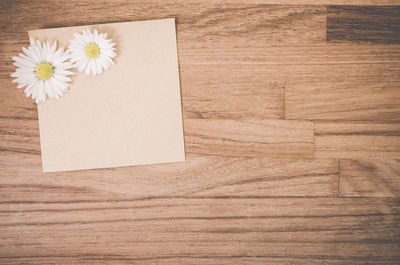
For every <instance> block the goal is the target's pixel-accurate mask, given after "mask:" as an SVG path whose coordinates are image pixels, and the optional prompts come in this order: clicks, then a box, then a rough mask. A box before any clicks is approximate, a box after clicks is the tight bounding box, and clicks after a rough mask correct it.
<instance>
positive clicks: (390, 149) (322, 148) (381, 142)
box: [315, 122, 400, 159]
mask: <svg viewBox="0 0 400 265" xmlns="http://www.w3.org/2000/svg"><path fill="white" fill-rule="evenodd" d="M399 156H400V124H399V123H371V122H316V123H315V157H317V158H329V157H331V158H354V159H355V158H372V159H375V158H383V157H385V158H387V157H389V158H390V157H391V158H396V157H399Z"/></svg>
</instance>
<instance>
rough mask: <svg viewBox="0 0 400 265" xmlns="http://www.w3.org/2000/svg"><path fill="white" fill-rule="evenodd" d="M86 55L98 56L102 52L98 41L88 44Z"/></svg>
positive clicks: (90, 56)
mask: <svg viewBox="0 0 400 265" xmlns="http://www.w3.org/2000/svg"><path fill="white" fill-rule="evenodd" d="M85 51H86V55H87V56H88V57H89V58H92V59H93V58H96V57H97V56H99V54H100V48H99V46H98V45H97V44H96V43H90V44H88V45H87V46H86V50H85Z"/></svg>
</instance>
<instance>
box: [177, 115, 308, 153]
mask: <svg viewBox="0 0 400 265" xmlns="http://www.w3.org/2000/svg"><path fill="white" fill-rule="evenodd" d="M184 128H185V148H186V152H187V153H189V154H203V155H218V156H231V157H238V156H240V157H268V158H297V159H299V158H300V159H301V158H303V159H304V158H312V157H313V156H314V123H313V122H310V121H286V120H216V119H185V121H184Z"/></svg>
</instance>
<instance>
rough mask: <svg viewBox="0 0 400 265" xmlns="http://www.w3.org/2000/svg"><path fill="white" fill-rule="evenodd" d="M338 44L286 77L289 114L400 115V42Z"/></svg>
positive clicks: (355, 117)
mask: <svg viewBox="0 0 400 265" xmlns="http://www.w3.org/2000/svg"><path fill="white" fill-rule="evenodd" d="M335 47H336V48H332V47H329V46H327V47H326V50H325V52H326V53H329V54H330V56H331V57H328V55H326V54H325V55H323V56H322V58H321V57H318V55H317V54H316V55H317V56H316V57H315V58H316V59H314V60H313V59H310V60H311V63H312V65H305V66H304V67H302V68H300V69H298V70H296V71H295V72H294V73H293V78H290V79H289V78H288V79H287V80H285V117H286V118H287V119H311V120H315V119H318V120H378V121H385V120H386V121H398V120H400V107H399V106H400V94H399V93H398V90H399V82H400V57H399V55H400V46H398V45H395V46H375V45H363V46H358V45H357V46H352V45H351V46H343V47H342V50H340V45H339V46H335ZM337 48H339V49H337ZM349 54H352V55H349ZM389 54H390V55H389ZM388 57H391V59H390V58H388ZM325 58H326V59H325ZM317 60H319V62H318V61H317Z"/></svg>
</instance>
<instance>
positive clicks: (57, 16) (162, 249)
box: [0, 0, 400, 264]
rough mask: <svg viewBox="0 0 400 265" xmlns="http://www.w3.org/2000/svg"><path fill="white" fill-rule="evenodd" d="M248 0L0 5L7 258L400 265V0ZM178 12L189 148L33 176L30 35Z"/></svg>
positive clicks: (1, 216) (1, 223)
mask: <svg viewBox="0 0 400 265" xmlns="http://www.w3.org/2000/svg"><path fill="white" fill-rule="evenodd" d="M241 2H242V1H212V2H200V1H199V2H190V3H189V2H181V1H151V2H147V3H140V2H138V1H123V0H112V1H106V0H99V1H97V0H96V1H81V0H74V1H70V0H68V1H67V0H65V1H50V0H44V1H43V0H42V1H1V2H0V25H1V31H0V34H1V36H0V45H1V46H0V48H1V50H0V59H1V64H0V93H1V94H0V264H266V263H271V264H399V263H400V198H399V196H400V123H399V122H400V26H399V25H400V7H398V6H396V5H398V4H400V3H399V2H398V1H389V0H388V1H385V0H365V1H362V0H351V1H333V0H332V1H328V0H327V1H323V0H319V1H307V0H304V1H297V2H296V3H293V1H285V0H282V1H278V0H276V1H270V2H265V1H261V0H259V1H250V2H247V3H241ZM345 3H348V4H353V5H354V6H340V4H345ZM310 4H317V5H310ZM391 5H392V6H391ZM169 17H175V18H176V19H177V39H178V50H179V64H180V76H181V90H182V101H183V110H184V127H185V143H186V153H187V161H186V162H185V163H176V164H163V165H152V166H137V167H124V168H112V169H100V170H87V171H76V172H63V173H53V174H51V173H48V174H43V173H41V156H40V145H39V131H38V120H37V108H36V105H35V104H34V102H33V101H32V100H31V99H28V98H25V97H24V95H23V91H22V90H18V89H17V88H16V87H15V85H14V84H12V83H11V78H10V77H9V75H10V74H11V73H12V72H13V71H14V66H13V65H12V61H11V56H13V55H15V54H17V53H18V52H20V50H21V48H22V46H26V45H28V36H27V31H28V30H33V29H40V28H49V27H61V26H76V25H86V24H93V23H109V22H122V21H133V20H145V19H157V18H169ZM61 118H62V117H61Z"/></svg>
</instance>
